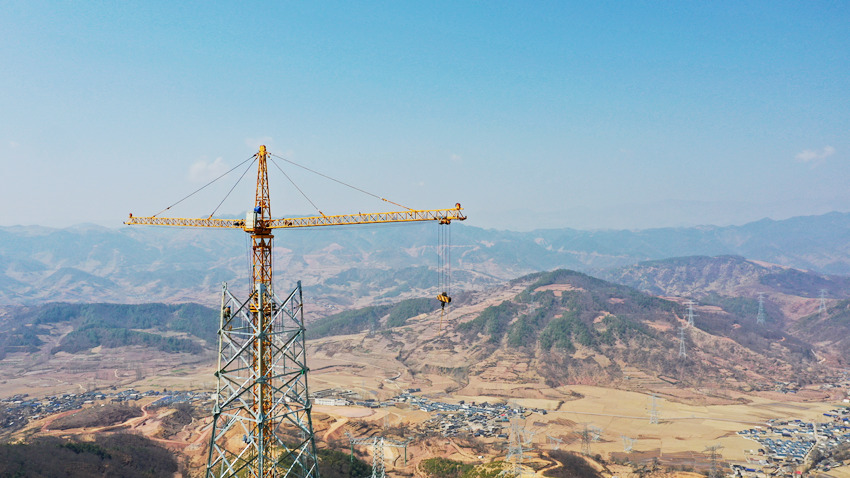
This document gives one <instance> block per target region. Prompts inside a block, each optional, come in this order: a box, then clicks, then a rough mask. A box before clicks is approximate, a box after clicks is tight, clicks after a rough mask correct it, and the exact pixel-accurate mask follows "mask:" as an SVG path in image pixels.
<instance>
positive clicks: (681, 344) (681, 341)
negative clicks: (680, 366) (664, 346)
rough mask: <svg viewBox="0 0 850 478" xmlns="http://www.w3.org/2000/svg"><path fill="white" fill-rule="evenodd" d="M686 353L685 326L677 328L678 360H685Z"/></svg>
mask: <svg viewBox="0 0 850 478" xmlns="http://www.w3.org/2000/svg"><path fill="white" fill-rule="evenodd" d="M687 357H688V352H687V351H686V350H685V326H684V325H683V326H681V327H679V358H687Z"/></svg>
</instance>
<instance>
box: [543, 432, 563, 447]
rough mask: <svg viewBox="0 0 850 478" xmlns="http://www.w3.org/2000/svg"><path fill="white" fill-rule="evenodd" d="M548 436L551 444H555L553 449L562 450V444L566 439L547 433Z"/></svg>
mask: <svg viewBox="0 0 850 478" xmlns="http://www.w3.org/2000/svg"><path fill="white" fill-rule="evenodd" d="M546 438H547V439H548V440H549V444H550V445H555V446H554V447H553V448H552V449H553V450H560V449H561V444H562V443H564V440H562V439H560V438H556V437H553V436H549V435H546Z"/></svg>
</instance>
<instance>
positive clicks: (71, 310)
mask: <svg viewBox="0 0 850 478" xmlns="http://www.w3.org/2000/svg"><path fill="white" fill-rule="evenodd" d="M218 320H219V319H218V313H217V311H216V310H213V309H210V308H207V307H204V306H200V305H197V304H179V305H167V304H68V303H49V304H43V305H39V306H35V307H15V308H11V309H10V310H9V312H8V314H7V315H6V316H5V317H3V320H2V322H0V326H2V327H3V330H5V333H4V334H2V335H0V360H2V359H3V358H4V357H5V356H6V355H7V354H8V353H13V352H28V353H33V352H35V351H36V350H38V349H39V348H40V347H41V346H43V345H45V343H46V342H45V341H44V340H42V339H43V338H44V337H46V336H49V335H50V334H51V333H55V332H56V331H52V330H51V329H52V326H54V325H56V324H62V325H65V326H68V328H69V330H70V331H69V332H68V333H64V334H61V336H60V337H57V342H58V344H57V346H56V347H54V348H53V349H52V350H49V351H48V352H49V353H56V352H68V353H72V354H73V353H78V352H86V351H88V350H89V349H92V348H94V347H106V348H118V347H126V346H130V345H141V346H145V347H150V348H154V349H157V350H160V351H162V352H169V353H177V352H185V353H192V354H198V353H201V352H202V351H204V350H211V349H214V348H215V347H216V346H217V340H218V333H217V332H218Z"/></svg>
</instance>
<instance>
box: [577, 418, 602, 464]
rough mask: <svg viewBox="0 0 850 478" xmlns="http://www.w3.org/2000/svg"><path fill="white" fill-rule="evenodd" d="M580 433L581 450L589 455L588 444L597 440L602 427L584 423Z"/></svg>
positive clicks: (600, 434)
mask: <svg viewBox="0 0 850 478" xmlns="http://www.w3.org/2000/svg"><path fill="white" fill-rule="evenodd" d="M580 435H581V452H582V453H583V454H584V455H586V456H590V444H591V442H595V441H599V438H600V437H601V436H602V429H601V428H599V427H595V426H593V425H590V424H588V423H585V424H584V430H582V431H581V432H580Z"/></svg>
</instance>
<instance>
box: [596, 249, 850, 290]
mask: <svg viewBox="0 0 850 478" xmlns="http://www.w3.org/2000/svg"><path fill="white" fill-rule="evenodd" d="M601 275H602V277H605V278H607V279H609V280H611V281H614V282H617V283H621V284H625V285H628V286H630V287H634V288H636V289H639V290H642V291H645V292H649V293H651V294H655V295H678V296H685V297H694V298H699V297H704V296H707V295H711V294H719V295H726V296H748V297H753V296H755V295H757V294H758V293H760V292H761V293H765V294H771V293H773V294H787V295H795V296H799V297H808V298H815V297H820V294H821V291H823V292H824V294H825V295H826V296H827V297H829V298H838V297H848V298H850V277H846V276H837V275H826V274H820V273H816V272H810V271H804V270H800V269H794V268H791V267H787V266H780V265H776V264H769V263H765V262H760V261H759V262H757V261H753V260H748V259H746V258H744V257H741V256H717V257H706V256H689V257H674V258H670V259H661V260H656V261H644V262H639V263H637V264H635V265H631V266H625V267H621V268H617V269H613V270H609V271H606V272H604V273H602V274H601Z"/></svg>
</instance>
